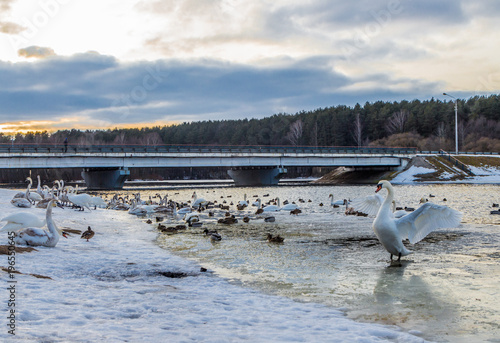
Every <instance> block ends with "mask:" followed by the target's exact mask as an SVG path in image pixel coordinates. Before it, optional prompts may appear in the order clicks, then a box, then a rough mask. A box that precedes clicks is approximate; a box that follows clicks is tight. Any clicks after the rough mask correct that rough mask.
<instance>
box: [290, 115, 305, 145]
mask: <svg viewBox="0 0 500 343" xmlns="http://www.w3.org/2000/svg"><path fill="white" fill-rule="evenodd" d="M303 128H304V123H302V120H300V119H299V120H296V121H294V122H293V123H292V124H290V131H289V132H288V134H287V135H286V139H288V141H289V142H290V143H291V144H292V145H295V146H297V145H299V140H300V137H302V131H303Z"/></svg>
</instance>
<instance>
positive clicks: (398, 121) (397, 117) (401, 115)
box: [385, 110, 410, 135]
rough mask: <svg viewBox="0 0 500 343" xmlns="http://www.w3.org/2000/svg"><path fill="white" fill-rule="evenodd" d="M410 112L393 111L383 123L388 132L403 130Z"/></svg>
mask: <svg viewBox="0 0 500 343" xmlns="http://www.w3.org/2000/svg"><path fill="white" fill-rule="evenodd" d="M409 116H410V113H409V112H408V111H407V110H401V111H398V112H395V113H394V114H393V115H392V116H391V117H390V118H389V120H388V121H387V123H386V124H385V129H386V130H387V132H388V133H389V134H391V135H392V134H394V133H403V132H405V124H406V121H407V120H408V117H409Z"/></svg>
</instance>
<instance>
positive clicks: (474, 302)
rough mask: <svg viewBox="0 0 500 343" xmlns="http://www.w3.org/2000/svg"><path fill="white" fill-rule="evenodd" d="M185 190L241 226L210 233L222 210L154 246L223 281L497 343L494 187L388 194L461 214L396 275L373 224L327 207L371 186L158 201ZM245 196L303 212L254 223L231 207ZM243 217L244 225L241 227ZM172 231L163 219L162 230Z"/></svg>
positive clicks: (497, 198) (439, 335) (211, 193)
mask: <svg viewBox="0 0 500 343" xmlns="http://www.w3.org/2000/svg"><path fill="white" fill-rule="evenodd" d="M193 191H196V192H197V194H198V196H200V197H204V198H205V199H207V200H209V201H213V202H215V201H217V204H220V203H222V202H224V201H225V202H226V203H225V204H224V205H230V204H231V202H232V203H233V205H232V206H231V205H230V207H231V213H233V214H235V215H236V217H237V218H238V219H239V222H238V223H236V224H233V225H223V224H218V223H217V219H219V218H221V216H223V215H224V213H223V211H214V214H215V215H214V217H209V216H208V212H206V211H205V212H203V213H202V214H201V215H200V216H201V221H202V222H203V227H202V228H189V229H188V230H186V231H182V232H180V233H178V234H159V236H158V244H160V246H162V247H164V248H165V249H167V250H169V251H172V252H174V253H176V254H178V255H180V256H183V257H186V258H190V259H194V260H196V261H198V262H199V263H200V264H201V265H202V266H204V267H206V268H208V269H209V270H212V271H213V272H215V273H216V274H218V275H220V276H221V277H225V278H228V279H229V280H232V281H233V282H237V283H240V284H242V285H244V286H247V287H253V288H257V289H259V290H262V291H264V292H268V293H272V294H278V295H282V296H287V297H291V298H294V299H296V300H299V301H313V302H318V303H323V304H326V305H328V306H333V307H336V308H342V309H344V310H345V312H346V315H347V316H349V317H350V318H353V319H355V320H360V321H369V322H378V323H383V324H391V325H392V324H393V325H397V326H400V327H402V328H403V329H405V330H413V331H414V332H415V333H418V334H419V335H421V336H422V337H424V338H426V339H430V340H436V341H449V342H471V341H473V342H478V341H486V340H490V341H496V342H498V341H499V340H498V338H499V337H500V328H499V323H500V305H499V299H500V263H499V262H500V242H499V237H500V235H499V230H500V226H499V224H500V215H491V214H490V211H491V210H493V209H494V208H492V207H491V206H492V204H493V203H498V202H500V187H499V186H492V185H417V186H413V185H412V186H407V185H405V186H395V192H396V199H397V201H398V204H397V205H398V206H403V207H404V206H408V207H418V206H419V200H420V199H421V198H422V197H423V198H426V199H428V200H430V201H433V202H435V203H437V204H441V205H447V206H450V207H452V208H455V209H457V210H459V211H462V212H463V213H464V216H463V219H462V224H461V226H460V227H459V228H455V229H445V230H438V231H436V232H434V233H431V234H430V235H429V236H428V237H427V238H426V239H425V240H423V241H422V242H419V243H418V244H416V245H409V249H410V250H413V251H414V253H413V254H412V255H409V256H407V257H405V258H404V261H403V266H402V267H395V266H390V264H389V253H388V252H386V251H385V249H384V248H383V247H382V246H381V245H380V244H379V243H378V241H377V239H376V238H375V235H374V234H373V231H372V229H371V223H372V221H373V218H370V217H357V216H346V215H345V214H344V208H343V207H340V208H332V206H330V201H329V199H328V195H329V194H330V193H333V195H334V198H335V199H336V200H338V199H344V198H346V199H354V198H357V197H361V196H364V195H369V194H373V192H374V187H373V186H278V187H268V188H237V187H221V186H218V187H206V188H203V187H200V188H195V189H194V188H184V189H168V190H165V189H164V190H160V191H159V193H160V194H162V195H164V194H166V193H168V194H169V198H171V199H173V200H176V201H187V200H189V199H190V197H191V194H192V193H193ZM157 192H158V191H157V190H151V191H147V192H144V191H141V195H142V197H143V198H146V197H147V196H148V195H149V194H155V193H157ZM244 194H247V197H248V200H249V201H250V202H253V201H255V199H256V198H257V196H258V197H260V198H261V199H262V200H263V201H268V200H269V199H271V198H274V197H279V198H280V200H281V202H283V201H284V200H288V201H290V202H292V201H294V202H296V203H297V204H299V205H300V207H301V209H302V213H301V214H299V215H298V216H294V215H290V214H289V212H285V211H281V212H277V213H275V214H273V215H274V216H275V219H276V221H275V222H274V223H267V222H264V220H263V218H259V217H258V216H256V215H254V212H255V209H256V208H255V207H250V208H249V209H248V210H245V211H241V212H238V211H236V209H235V206H234V204H236V203H237V202H238V201H239V200H242V199H243V197H244ZM267 194H269V196H265V195H267ZM384 195H385V194H384ZM299 199H302V200H303V201H304V202H299ZM445 199H446V201H445ZM321 203H322V204H323V206H321ZM243 216H249V217H250V218H251V220H250V222H249V223H244V222H243V220H242V218H243ZM177 222H179V221H178V220H177V221H176V220H174V219H173V218H171V217H167V218H165V220H164V221H163V224H165V225H170V224H173V223H177ZM203 228H209V229H216V230H217V231H218V232H219V233H220V234H221V235H222V237H223V238H222V241H220V242H212V241H211V240H210V239H208V237H206V236H205V235H204V234H203V233H202V230H203ZM267 233H271V234H273V235H276V234H279V235H281V236H282V237H284V238H285V241H284V243H283V244H274V243H268V242H267V240H266V234H267Z"/></svg>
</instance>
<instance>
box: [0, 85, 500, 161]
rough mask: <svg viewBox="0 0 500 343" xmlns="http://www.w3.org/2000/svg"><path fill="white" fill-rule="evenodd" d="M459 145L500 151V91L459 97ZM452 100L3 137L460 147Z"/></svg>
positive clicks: (40, 140) (4, 140)
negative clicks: (457, 145) (498, 92)
mask: <svg viewBox="0 0 500 343" xmlns="http://www.w3.org/2000/svg"><path fill="white" fill-rule="evenodd" d="M457 102H458V136H459V150H460V151H495V152H498V151H500V99H499V95H491V96H488V97H485V96H475V97H472V98H469V99H467V100H462V99H458V100H457ZM454 105H455V104H454V102H453V101H444V102H443V101H440V100H435V99H431V100H426V101H419V100H413V101H401V102H382V101H377V102H375V103H369V102H367V103H365V104H364V106H361V105H359V104H357V105H356V106H354V107H348V106H335V107H328V108H319V109H316V110H314V111H308V112H305V111H302V112H299V113H296V114H285V113H279V114H275V115H273V116H270V117H267V118H263V119H241V120H209V121H202V122H192V123H182V124H178V125H173V126H163V127H150V128H141V129H109V130H98V131H94V130H87V131H80V130H75V129H73V130H60V131H57V132H55V133H52V134H49V133H48V132H29V133H27V134H17V135H16V136H14V137H11V136H7V135H0V142H2V143H11V144H18V143H37V144H44V143H45V144H47V143H48V144H62V142H63V141H64V139H65V138H66V137H67V138H68V140H69V142H70V144H79V145H100V144H141V145H152V146H154V145H160V144H202V145H305V146H309V145H310V146H370V145H371V146H399V147H417V148H418V149H420V150H439V149H443V150H446V151H454V149H455V107H454Z"/></svg>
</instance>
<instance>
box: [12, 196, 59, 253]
mask: <svg viewBox="0 0 500 343" xmlns="http://www.w3.org/2000/svg"><path fill="white" fill-rule="evenodd" d="M54 204H56V205H57V206H58V207H61V208H62V205H61V204H60V203H59V202H58V201H56V200H51V201H50V203H49V205H48V206H47V211H46V214H45V220H46V222H47V228H48V229H49V231H46V230H43V229H40V228H32V227H29V228H25V229H22V230H21V231H20V232H18V233H17V234H16V238H15V239H14V240H15V242H16V244H19V245H31V246H45V247H55V246H56V244H57V242H59V235H60V234H62V235H63V236H64V237H66V236H65V233H64V232H62V233H60V230H59V229H58V228H57V226H56V224H55V223H54V221H53V220H52V207H54V206H53V205H54Z"/></svg>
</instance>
